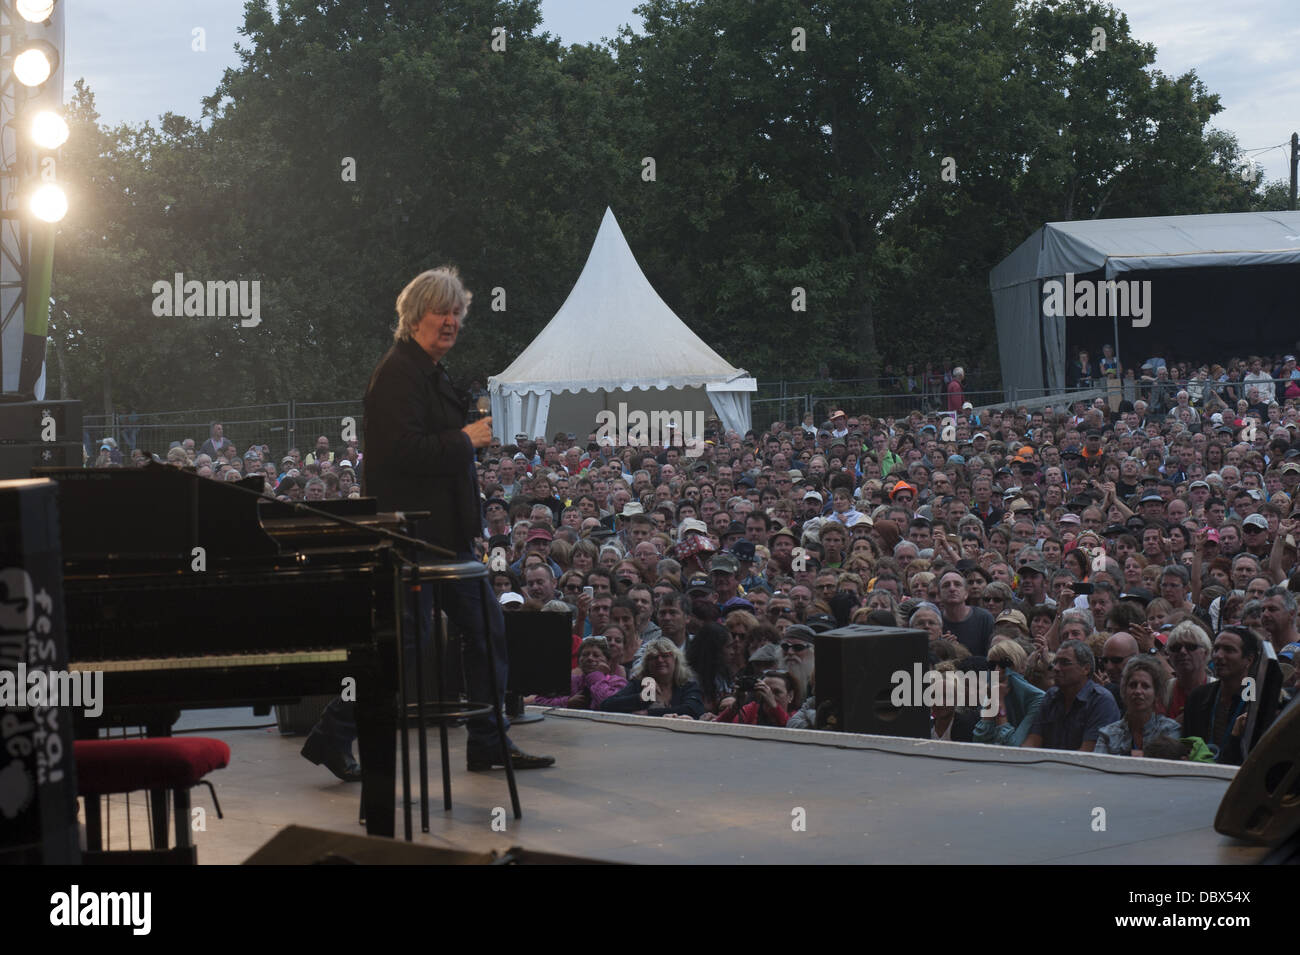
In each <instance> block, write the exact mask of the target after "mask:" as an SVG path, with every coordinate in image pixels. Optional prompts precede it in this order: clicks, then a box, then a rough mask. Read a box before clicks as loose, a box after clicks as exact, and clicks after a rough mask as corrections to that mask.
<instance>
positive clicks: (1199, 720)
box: [1183, 682, 1246, 766]
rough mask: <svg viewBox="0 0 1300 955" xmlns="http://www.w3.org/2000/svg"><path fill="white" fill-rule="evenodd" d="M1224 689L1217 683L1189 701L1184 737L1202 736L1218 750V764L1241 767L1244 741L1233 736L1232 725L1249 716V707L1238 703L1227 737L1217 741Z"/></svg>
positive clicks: (1193, 694) (1196, 692)
mask: <svg viewBox="0 0 1300 955" xmlns="http://www.w3.org/2000/svg"><path fill="white" fill-rule="evenodd" d="M1221 689H1223V687H1222V685H1221V684H1219V683H1217V682H1215V683H1206V684H1205V685H1204V686H1198V687H1197V688H1196V689H1194V690H1192V692H1191V695H1190V696H1188V697H1187V706H1186V707H1185V708H1184V709H1183V735H1184V736H1199V737H1200V738H1201V739H1203V740H1205V742H1206V743H1208V744H1209V745H1210V746H1211V747H1212V748H1213V749H1214V752H1215V762H1218V763H1226V764H1228V765H1231V766H1240V765H1241V761H1242V754H1241V738H1240V737H1238V736H1233V735H1232V724H1233V722H1234V721H1235V720H1236V718H1237V717H1238V716H1239V715H1240V714H1241V713H1243V712H1245V710H1246V703H1245V701H1244V700H1236V701H1234V704H1233V708H1232V710H1231V711H1230V712H1229V714H1228V722H1227V724H1226V729H1225V730H1224V733H1223V736H1222V737H1221V738H1219V739H1215V738H1214V735H1213V730H1214V707H1215V704H1217V703H1218V702H1219V691H1220V690H1221Z"/></svg>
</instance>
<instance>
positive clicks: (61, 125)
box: [32, 109, 69, 149]
mask: <svg viewBox="0 0 1300 955" xmlns="http://www.w3.org/2000/svg"><path fill="white" fill-rule="evenodd" d="M68 135H69V134H68V124H67V123H65V122H64V121H63V117H62V116H60V115H59V114H58V113H55V112H53V111H52V110H48V109H43V110H41V111H40V112H39V113H37V114H36V116H35V117H34V118H33V119H32V140H33V141H34V142H35V143H36V145H37V146H40V147H41V148H42V149H58V148H59V147H60V146H62V145H63V144H64V143H66V142H67V141H68Z"/></svg>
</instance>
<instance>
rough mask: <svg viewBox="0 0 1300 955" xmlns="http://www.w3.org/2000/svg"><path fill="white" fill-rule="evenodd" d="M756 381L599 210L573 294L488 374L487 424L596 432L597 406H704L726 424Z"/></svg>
mask: <svg viewBox="0 0 1300 955" xmlns="http://www.w3.org/2000/svg"><path fill="white" fill-rule="evenodd" d="M756 389H757V383H756V382H755V380H754V379H753V378H751V377H749V373H748V372H746V371H745V370H743V369H740V368H734V367H732V366H731V365H730V364H728V363H727V362H726V361H725V360H723V359H722V357H721V356H719V355H718V353H717V352H715V351H714V350H713V349H712V348H710V347H709V346H708V345H706V344H704V342H702V341H701V340H700V339H699V337H698V336H697V335H696V334H695V333H694V332H692V331H691V330H690V329H689V328H687V327H686V323H685V322H683V321H682V320H681V319H680V318H678V317H677V316H676V315H675V314H673V311H672V309H670V308H669V307H668V306H667V305H665V304H664V301H663V299H661V298H660V297H659V294H658V293H657V292H656V291H655V290H654V288H653V287H652V286H651V285H650V282H649V281H648V280H647V279H646V277H645V274H644V273H643V272H642V271H641V267H640V266H639V265H637V262H636V259H635V258H634V257H633V255H632V250H631V249H630V248H629V247H628V244H627V240H626V239H624V238H623V233H622V231H621V230H620V229H619V227H618V223H617V222H615V221H614V213H613V212H612V211H610V210H609V209H606V210H605V217H604V219H603V220H601V223H600V231H599V232H597V233H596V241H595V242H594V243H593V244H592V247H591V254H590V255H588V256H587V264H586V265H584V266H583V267H582V274H581V275H579V276H578V281H577V283H576V284H575V285H574V286H573V291H571V292H570V293H569V297H568V298H567V299H565V302H564V304H563V305H561V306H560V310H559V311H558V312H556V313H555V317H554V318H552V319H551V320H550V322H549V323H547V325H546V327H545V328H543V329H542V331H541V333H540V334H538V336H537V337H536V338H535V339H533V341H532V344H530V345H529V346H528V347H527V348H525V349H524V351H523V353H522V354H521V355H520V356H519V357H518V358H516V359H515V360H514V362H513V363H512V364H511V365H510V367H509V368H507V369H506V370H505V371H503V372H501V374H499V375H496V376H495V377H492V378H489V379H488V391H489V392H490V394H491V397H492V430H493V431H494V432H495V434H496V437H498V438H499V439H500V440H501V441H502V443H504V444H509V443H511V442H513V441H514V438H515V435H517V434H526V435H528V436H529V437H530V438H538V437H546V436H550V435H551V434H554V433H555V432H557V431H564V432H573V433H574V434H575V435H577V439H578V441H579V443H585V442H586V439H587V436H588V435H589V434H591V433H592V432H594V431H596V430H597V420H596V416H597V414H599V413H600V412H602V411H611V412H613V413H614V414H616V415H617V413H618V411H619V405H620V403H623V404H625V406H626V408H627V410H628V412H629V413H630V412H634V411H642V412H646V413H647V414H649V413H652V412H661V413H662V412H682V413H685V414H693V413H694V412H696V411H703V412H705V417H709V416H710V415H711V414H716V415H717V417H718V420H719V421H721V422H722V425H723V427H724V428H726V429H729V430H735V431H737V432H739V433H740V434H744V433H745V432H746V431H748V430H749V428H750V416H749V396H750V393H751V392H753V391H755V390H756Z"/></svg>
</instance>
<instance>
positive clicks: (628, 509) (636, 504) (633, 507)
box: [619, 501, 645, 517]
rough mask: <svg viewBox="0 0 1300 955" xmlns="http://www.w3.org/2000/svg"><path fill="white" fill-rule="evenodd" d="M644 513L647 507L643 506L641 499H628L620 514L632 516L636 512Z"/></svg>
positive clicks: (621, 515)
mask: <svg viewBox="0 0 1300 955" xmlns="http://www.w3.org/2000/svg"><path fill="white" fill-rule="evenodd" d="M644 513H645V508H644V507H642V506H641V502H640V501H628V502H627V503H626V504H624V505H623V510H622V512H621V513H620V514H619V516H620V517H631V516H632V515H634V514H644Z"/></svg>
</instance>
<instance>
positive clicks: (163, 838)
mask: <svg viewBox="0 0 1300 955" xmlns="http://www.w3.org/2000/svg"><path fill="white" fill-rule="evenodd" d="M149 803H150V805H152V806H153V833H152V836H153V848H155V849H166V848H167V790H165V789H151V790H149ZM127 811H128V812H130V809H129V808H128V810H127Z"/></svg>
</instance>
